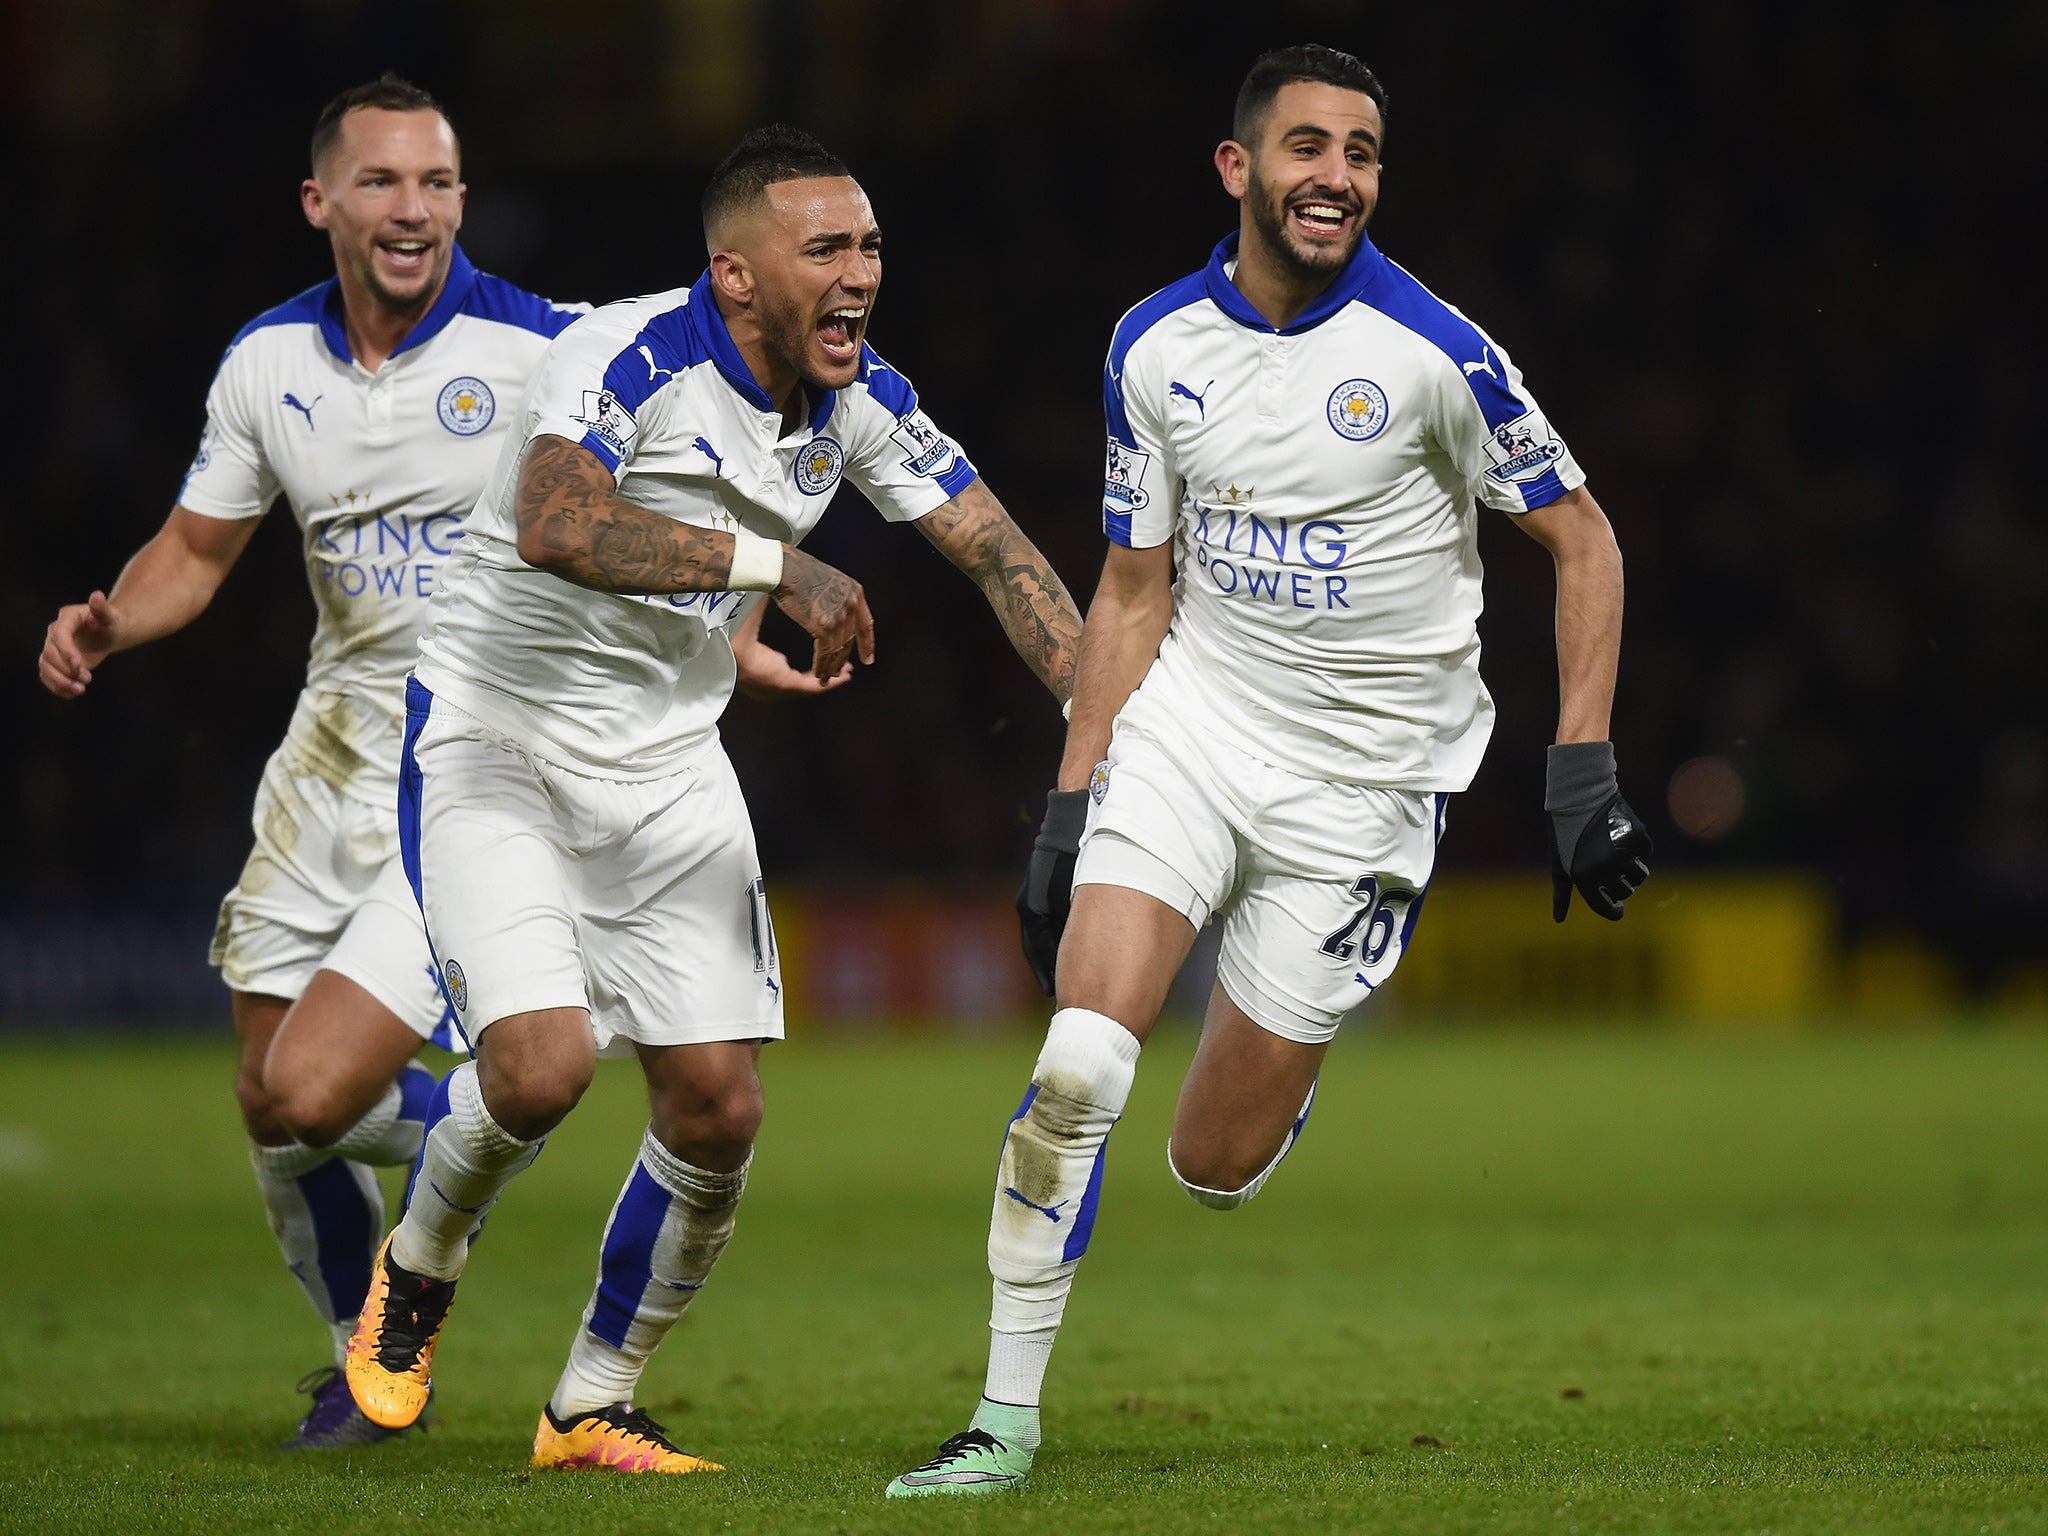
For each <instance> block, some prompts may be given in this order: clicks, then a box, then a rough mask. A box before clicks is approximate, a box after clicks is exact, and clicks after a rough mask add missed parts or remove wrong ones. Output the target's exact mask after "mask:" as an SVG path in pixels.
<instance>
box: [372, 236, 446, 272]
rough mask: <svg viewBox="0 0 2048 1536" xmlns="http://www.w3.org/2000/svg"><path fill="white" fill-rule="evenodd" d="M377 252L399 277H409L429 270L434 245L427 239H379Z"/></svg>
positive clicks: (390, 269)
mask: <svg viewBox="0 0 2048 1536" xmlns="http://www.w3.org/2000/svg"><path fill="white" fill-rule="evenodd" d="M377 253H378V255H380V256H381V257H382V258H383V261H384V266H385V267H386V269H387V270H389V271H390V272H392V273H393V274H395V275H397V276H399V277H409V276H412V275H413V274H415V273H419V272H424V271H426V270H427V259H428V258H429V257H430V256H431V255H432V254H433V246H432V245H431V244H429V243H428V242H427V241H425V240H379V241H378V242H377Z"/></svg>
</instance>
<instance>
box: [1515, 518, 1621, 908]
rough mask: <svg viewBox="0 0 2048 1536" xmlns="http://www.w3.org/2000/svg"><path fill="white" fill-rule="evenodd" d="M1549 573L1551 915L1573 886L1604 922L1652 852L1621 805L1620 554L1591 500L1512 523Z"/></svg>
mask: <svg viewBox="0 0 2048 1536" xmlns="http://www.w3.org/2000/svg"><path fill="white" fill-rule="evenodd" d="M1516 521H1517V522H1519V523H1520V524H1521V526H1522V531H1523V532H1525V533H1527V534H1528V535H1529V536H1530V537H1531V538H1533V539H1535V540H1536V542H1537V543H1539V544H1541V545H1542V546H1543V547H1544V548H1545V549H1547V550H1549V551H1550V558H1551V560H1552V562H1553V563H1554V564H1555V565H1556V567H1557V683H1558V717H1557V744H1556V745H1555V746H1553V747H1552V748H1551V749H1550V753H1549V759H1548V763H1547V765H1546V771H1545V787H1544V797H1543V800H1544V808H1545V809H1546V810H1548V811H1549V812H1550V820H1551V857H1552V864H1551V886H1552V916H1553V917H1555V918H1556V920H1557V921H1558V922H1560V923H1561V922H1563V921H1564V919H1565V913H1566V912H1567V911H1569V910H1570V907H1571V898H1572V891H1573V890H1574V889H1575V888H1576V889H1577V891H1578V892H1579V894H1580V895H1581V896H1582V897H1584V898H1585V902H1586V905H1587V906H1589V907H1591V908H1592V909H1593V910H1594V911H1595V912H1597V913H1599V914H1600V916H1602V917H1604V918H1608V919H1609V920H1612V921H1618V920H1619V919H1620V917H1621V911H1622V904H1623V903H1624V902H1626V901H1627V900H1628V898H1629V897H1630V896H1632V895H1633V894H1634V893H1635V890H1636V887H1637V886H1639V885H1641V884H1642V883H1643V882H1644V881H1645V880H1647V879H1649V877H1650V855H1651V853H1652V852H1653V851H1654V850H1653V848H1652V845H1651V842H1650V834H1649V832H1648V831H1647V830H1646V829H1645V828H1644V826H1643V823H1642V818H1641V817H1639V816H1638V815H1636V813H1635V811H1634V810H1633V809H1632V808H1631V807H1630V806H1629V803H1628V802H1627V801H1626V800H1624V799H1622V797H1621V788H1620V785H1619V784H1618V783H1617V782H1616V778H1615V766H1614V746H1613V743H1612V742H1610V741H1609V740H1608V729H1609V727H1608V722H1609V717H1610V715H1611V714H1612V711H1613V708H1614V678H1615V672H1616V669H1617V667H1618V666H1619V663H1620V660H1621V601H1622V575H1621V549H1620V547H1619V546H1618V545H1617V544H1616V543H1615V541H1614V529H1613V528H1612V527H1611V526H1610V525H1609V524H1608V521H1607V515H1606V514H1605V513H1604V512H1602V511H1601V510H1600V504H1599V503H1598V502H1596V501H1595V500H1593V497H1592V495H1591V494H1590V493H1589V492H1588V491H1587V490H1586V489H1585V487H1583V486H1581V487H1579V488H1578V489H1576V490H1573V491H1569V492H1567V493H1566V494H1565V495H1564V496H1562V497H1560V498H1559V499H1558V500H1556V501H1553V502H1552V503H1550V505H1548V506H1546V507H1540V508H1538V509H1537V510H1536V511H1534V512H1529V513H1525V514H1523V515H1522V516H1521V517H1519V518H1517V519H1516Z"/></svg>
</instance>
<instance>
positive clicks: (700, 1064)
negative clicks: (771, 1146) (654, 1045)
mask: <svg viewBox="0 0 2048 1536" xmlns="http://www.w3.org/2000/svg"><path fill="white" fill-rule="evenodd" d="M648 1100H649V1108H650V1110H651V1117H652V1121H653V1130H654V1139H655V1140H656V1141H658V1142H660V1143H661V1144H662V1145H663V1146H664V1147H667V1148H668V1149H669V1151H671V1152H673V1153H675V1154H676V1156H678V1157H680V1158H682V1159H683V1160H684V1161H685V1162H687V1163H690V1164H693V1165H694V1166H696V1167H698V1168H702V1169H704V1170H705V1171H706V1172H709V1173H730V1172H731V1171H732V1170H733V1169H735V1168H737V1167H739V1166H740V1164H742V1163H744V1162H745V1161H746V1160H747V1157H748V1154H750V1153H751V1152H752V1151H753V1149H754V1138H755V1137H756V1136H757V1135H759V1134H760V1131H761V1119H762V1116H763V1114H764V1113H765V1102H764V1099H763V1096H762V1093H761V1079H760V1076H759V1074H758V1073H757V1072H756V1071H755V1070H754V1060H753V1057H752V1054H751V1053H748V1054H746V1055H744V1056H734V1055H731V1054H730V1053H720V1055H718V1056H711V1055H705V1056H700V1057H697V1058H694V1059H690V1060H688V1061H687V1062H684V1061H679V1060H676V1059H670V1060H668V1061H665V1062H663V1063H662V1065H661V1069H660V1070H650V1072H649V1074H648Z"/></svg>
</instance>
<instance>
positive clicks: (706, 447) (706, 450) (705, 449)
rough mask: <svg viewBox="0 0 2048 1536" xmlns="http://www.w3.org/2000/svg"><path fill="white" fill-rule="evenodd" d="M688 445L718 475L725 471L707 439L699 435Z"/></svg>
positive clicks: (723, 464)
mask: <svg viewBox="0 0 2048 1536" xmlns="http://www.w3.org/2000/svg"><path fill="white" fill-rule="evenodd" d="M640 350H641V351H643V352H645V351H646V350H647V349H646V348H645V347H642V348H641V349H640ZM690 446H691V447H692V448H694V449H696V450H697V451H698V452H699V453H701V454H703V455H704V457H705V458H707V459H709V460H710V461H711V463H712V465H713V467H714V468H715V469H716V470H717V472H718V473H719V474H720V475H723V474H724V473H725V460H723V459H721V458H720V457H719V456H718V450H717V449H716V448H714V447H712V446H711V444H710V443H709V442H708V441H706V440H705V439H704V438H701V437H700V438H698V439H697V440H696V441H695V442H694V443H692V444H690Z"/></svg>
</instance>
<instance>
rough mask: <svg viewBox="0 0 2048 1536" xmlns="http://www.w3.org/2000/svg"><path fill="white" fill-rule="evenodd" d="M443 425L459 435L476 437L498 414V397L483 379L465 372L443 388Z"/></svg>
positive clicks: (441, 401) (440, 404) (441, 410)
mask: <svg viewBox="0 0 2048 1536" xmlns="http://www.w3.org/2000/svg"><path fill="white" fill-rule="evenodd" d="M439 410H440V415H441V425H442V426H444V427H446V428H447V429H448V430H449V431H450V432H453V433H454V434H455V435H456V436H457V437H475V436H476V435H477V433H479V432H481V431H483V429H484V428H485V427H488V426H489V425H490V424H491V418H493V417H494V416H496V415H497V414H498V402H497V399H496V398H495V397H494V396H493V395H492V394H491V386H490V385H488V384H486V383H485V382H484V381H483V380H482V379H479V378H475V377H473V376H471V375H469V374H464V375H463V376H462V377H461V378H459V379H450V380H449V381H448V382H447V383H446V384H445V385H443V386H442V389H441V399H440V401H439Z"/></svg>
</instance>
